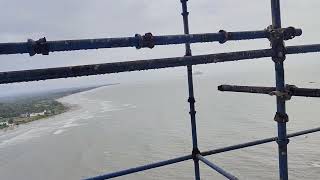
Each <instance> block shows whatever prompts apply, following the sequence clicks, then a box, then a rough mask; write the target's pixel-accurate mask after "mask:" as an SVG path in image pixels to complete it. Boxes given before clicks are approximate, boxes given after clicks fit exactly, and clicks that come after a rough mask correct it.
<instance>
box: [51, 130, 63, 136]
mask: <svg viewBox="0 0 320 180" xmlns="http://www.w3.org/2000/svg"><path fill="white" fill-rule="evenodd" d="M64 131H65V130H63V129H59V130H57V131H55V132H54V133H53V134H54V135H58V134H61V133H63V132H64Z"/></svg>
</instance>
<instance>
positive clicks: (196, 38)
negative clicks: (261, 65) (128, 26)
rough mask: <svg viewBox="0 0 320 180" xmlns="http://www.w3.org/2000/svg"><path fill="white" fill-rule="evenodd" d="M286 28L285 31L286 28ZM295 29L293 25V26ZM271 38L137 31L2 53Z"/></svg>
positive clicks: (5, 46)
mask: <svg viewBox="0 0 320 180" xmlns="http://www.w3.org/2000/svg"><path fill="white" fill-rule="evenodd" d="M285 29H287V28H284V29H283V31H285ZM290 29H292V28H290ZM290 33H292V36H301V34H302V30H301V29H294V31H290ZM268 37H270V31H269V30H261V31H242V32H226V31H224V30H221V31H219V33H204V34H190V35H189V34H184V35H167V36H153V35H152V33H146V34H145V35H139V34H136V35H135V36H134V37H122V38H101V39H79V40H60V41H46V38H41V39H39V40H37V41H34V40H31V39H29V40H28V42H20V43H0V54H24V53H28V54H29V55H30V56H33V55H35V54H42V55H48V54H49V52H59V51H75V50H88V49H102V48H120V47H136V48H137V49H140V48H153V47H154V46H156V45H170V44H184V43H208V42H220V43H224V42H226V41H231V40H249V39H262V38H268Z"/></svg>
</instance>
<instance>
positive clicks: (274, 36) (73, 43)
mask: <svg viewBox="0 0 320 180" xmlns="http://www.w3.org/2000/svg"><path fill="white" fill-rule="evenodd" d="M180 1H181V5H182V17H183V24H184V34H181V35H166V36H154V35H153V34H152V33H146V34H144V35H140V34H136V35H135V36H134V37H122V38H101V39H79V40H61V41H47V40H46V38H41V39H39V40H37V41H34V40H31V39H29V40H28V41H27V42H19V43H0V55H4V54H7V55H8V54H24V53H28V54H29V55H30V56H33V55H36V54H42V55H49V52H56V51H75V50H88V49H100V48H119V47H136V48H137V49H141V48H153V47H155V46H158V45H171V44H185V56H184V57H173V58H162V59H150V60H136V61H125V62H120V61H119V62H115V63H103V64H89V65H81V66H69V67H58V68H46V69H32V70H22V71H10V72H0V84H7V83H17V82H29V81H38V80H47V79H58V78H69V77H78V76H90V75H98V74H111V73H120V72H130V71H140V70H150V69H160V68H170V67H179V66H186V67H187V77H188V92H189V98H188V102H189V106H190V112H189V114H190V120H191V127H192V129H191V130H192V151H191V153H190V154H188V155H185V156H181V157H177V158H173V159H169V160H166V161H160V162H156V163H152V164H148V165H144V166H139V167H135V168H130V169H126V170H123V171H118V172H114V173H108V174H105V175H100V176H96V177H92V178H87V180H102V179H110V178H115V177H119V176H124V175H128V174H132V173H136V172H140V171H145V170H149V169H153V168H158V167H162V166H166V165H170V164H175V163H179V162H183V161H187V160H193V162H194V171H195V179H196V180H200V169H199V161H201V162H202V163H204V164H206V165H208V166H209V167H211V168H212V169H213V170H215V171H216V172H218V173H220V174H221V175H223V176H225V177H226V178H227V179H231V180H236V179H238V178H237V177H235V176H234V175H232V174H230V173H229V172H227V171H226V170H224V169H222V168H221V167H219V166H217V165H216V164H214V163H212V162H210V161H209V160H207V159H206V158H205V157H206V156H209V155H214V154H218V153H223V152H229V151H233V150H238V149H242V148H246V147H251V146H256V145H260V144H265V143H270V142H277V144H278V153H279V154H278V156H279V178H280V180H288V157H287V144H288V143H289V138H293V137H296V136H301V135H305V134H309V133H314V132H318V131H320V127H319V128H314V129H309V130H304V131H300V132H296V133H292V134H287V129H286V124H287V122H288V121H289V117H288V115H287V113H286V101H288V100H290V99H291V97H292V96H303V97H320V89H310V88H298V87H296V86H294V85H286V84H285V76H284V61H285V59H286V55H290V54H300V53H312V52H320V44H312V45H298V46H287V47H286V46H285V44H284V41H286V40H290V39H293V38H294V37H296V36H301V35H302V30H301V29H296V28H294V27H288V28H282V27H281V15H280V0H270V1H271V14H272V25H270V26H269V27H267V28H266V29H265V30H259V31H242V32H227V31H225V30H220V31H219V32H218V33H203V34H190V33H189V22H188V15H189V12H188V6H187V1H188V0H180ZM262 38H264V39H266V38H267V39H269V41H270V43H271V48H270V49H260V50H248V51H239V52H229V53H219V54H207V55H198V56H193V55H192V52H191V47H190V44H191V43H204V42H207V43H208V42H219V43H221V44H222V43H225V42H227V41H232V40H251V39H262ZM265 57H271V58H272V60H273V62H274V66H275V75H276V86H275V87H260V86H236V85H221V86H219V87H218V90H219V91H229V92H242V93H259V94H269V95H273V96H276V102H277V111H276V114H275V117H274V120H275V121H276V123H277V128H278V135H277V136H276V137H271V138H266V139H261V140H257V141H252V142H247V143H243V144H237V145H232V146H228V147H224V148H219V149H214V150H209V151H200V150H199V148H198V141H197V127H196V109H195V102H196V101H195V98H194V89H193V88H194V86H193V73H192V72H193V71H192V66H193V65H198V64H209V63H221V62H228V61H238V60H248V59H258V58H265Z"/></svg>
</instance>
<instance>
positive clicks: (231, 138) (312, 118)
mask: <svg viewBox="0 0 320 180" xmlns="http://www.w3.org/2000/svg"><path fill="white" fill-rule="evenodd" d="M240 75H241V78H236V76H237V75H233V76H227V75H225V74H221V75H220V76H212V75H206V74H203V75H199V76H195V82H194V83H195V93H196V100H197V102H196V109H197V125H198V138H199V140H198V143H199V146H200V150H202V151H205V150H211V149H216V148H219V147H223V146H228V145H233V144H238V143H243V142H247V141H252V140H257V139H260V138H266V137H273V136H275V135H276V132H277V131H276V123H275V122H274V121H273V117H274V113H275V108H276V107H275V98H274V97H270V96H268V95H254V94H237V93H226V92H225V93H222V92H218V91H217V90H216V89H217V86H218V85H220V84H223V83H231V82H234V84H242V85H244V84H246V85H270V86H272V85H273V79H272V74H271V73H270V72H264V73H262V72H261V73H256V74H255V75H254V77H253V76H250V75H249V73H240V74H239V76H240ZM269 76H271V77H270V78H269ZM257 77H259V78H257ZM266 77H268V78H266ZM292 78H293V79H294V80H296V81H297V82H304V81H303V79H301V81H299V79H298V78H297V77H292ZM235 79H238V80H235ZM247 82H251V84H248V83H247ZM261 82H262V83H261ZM300 85H308V86H309V87H310V86H317V84H307V82H305V84H303V83H300ZM60 101H61V102H64V103H68V104H73V105H76V107H75V108H73V110H71V111H69V112H67V113H64V114H61V115H58V116H55V117H52V118H49V119H46V120H41V121H37V122H32V123H29V124H25V125H21V126H20V127H19V128H17V129H15V130H11V131H6V132H0V179H3V180H15V179H17V180H18V179H26V180H44V179H46V180H56V179H83V178H86V177H91V176H96V175H100V174H105V173H108V172H113V171H117V170H122V169H125V168H130V167H134V166H139V165H144V164H146V163H152V162H155V161H161V160H166V159H169V158H174V157H177V156H182V155H187V154H189V153H190V151H191V148H192V142H191V130H190V128H191V127H190V119H189V114H188V112H189V109H188V103H187V84H186V80H185V78H183V77H181V78H174V79H171V80H163V81H156V82H140V83H131V84H129V83H124V84H119V85H114V86H107V87H102V88H98V89H94V90H90V91H87V92H82V93H78V94H74V95H71V96H68V97H64V98H62V99H60ZM319 105H320V101H319V99H308V98H296V97H294V98H293V100H292V101H290V102H288V105H287V109H288V114H289V115H290V117H291V118H290V122H289V123H288V131H289V133H290V132H294V131H299V130H304V129H308V128H314V127H318V126H319V124H320V122H319V118H318V117H319V114H318V113H319ZM288 149H289V153H288V156H289V173H290V179H293V180H302V179H304V180H317V179H320V151H319V149H320V133H315V134H310V135H305V136H301V137H297V138H294V139H292V140H291V141H290V144H289V146H288ZM208 159H209V160H211V161H212V162H214V163H216V164H217V165H219V166H220V167H222V168H224V169H225V170H227V171H229V172H230V173H232V174H234V175H235V176H237V177H239V178H240V179H243V180H245V179H248V180H251V179H253V180H257V179H259V180H260V179H261V180H270V179H278V152H277V145H276V143H269V144H265V145H260V146H256V147H251V148H246V149H241V150H237V151H232V152H226V153H222V154H218V155H213V156H209V157H208ZM200 171H201V176H202V179H217V180H220V179H221V180H222V179H224V178H223V177H222V176H221V175H219V174H217V173H216V172H214V171H213V170H211V169H210V168H208V167H207V166H205V165H203V164H202V163H201V169H200ZM116 179H125V180H127V179H128V180H129V179H130V180H149V179H152V180H160V179H176V180H185V179H194V172H193V162H192V161H186V162H181V163H178V164H174V165H170V166H166V167H162V168H158V169H153V170H149V171H145V172H141V173H137V174H133V175H127V176H123V177H120V178H116Z"/></svg>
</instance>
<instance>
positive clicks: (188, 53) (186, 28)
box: [180, 0, 200, 180]
mask: <svg viewBox="0 0 320 180" xmlns="http://www.w3.org/2000/svg"><path fill="white" fill-rule="evenodd" d="M180 1H181V4H182V17H183V25H184V33H185V34H189V21H188V15H189V12H188V7H187V1H188V0H180ZM185 46H186V54H185V55H186V56H191V55H192V53H191V47H190V43H186V44H185ZM187 69H188V87H189V99H188V102H189V104H190V118H191V128H192V145H193V150H192V155H193V161H194V170H195V179H196V180H200V170H199V160H198V158H197V156H196V155H197V154H199V149H198V140H197V125H196V110H195V98H194V91H193V77H192V66H187Z"/></svg>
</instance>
